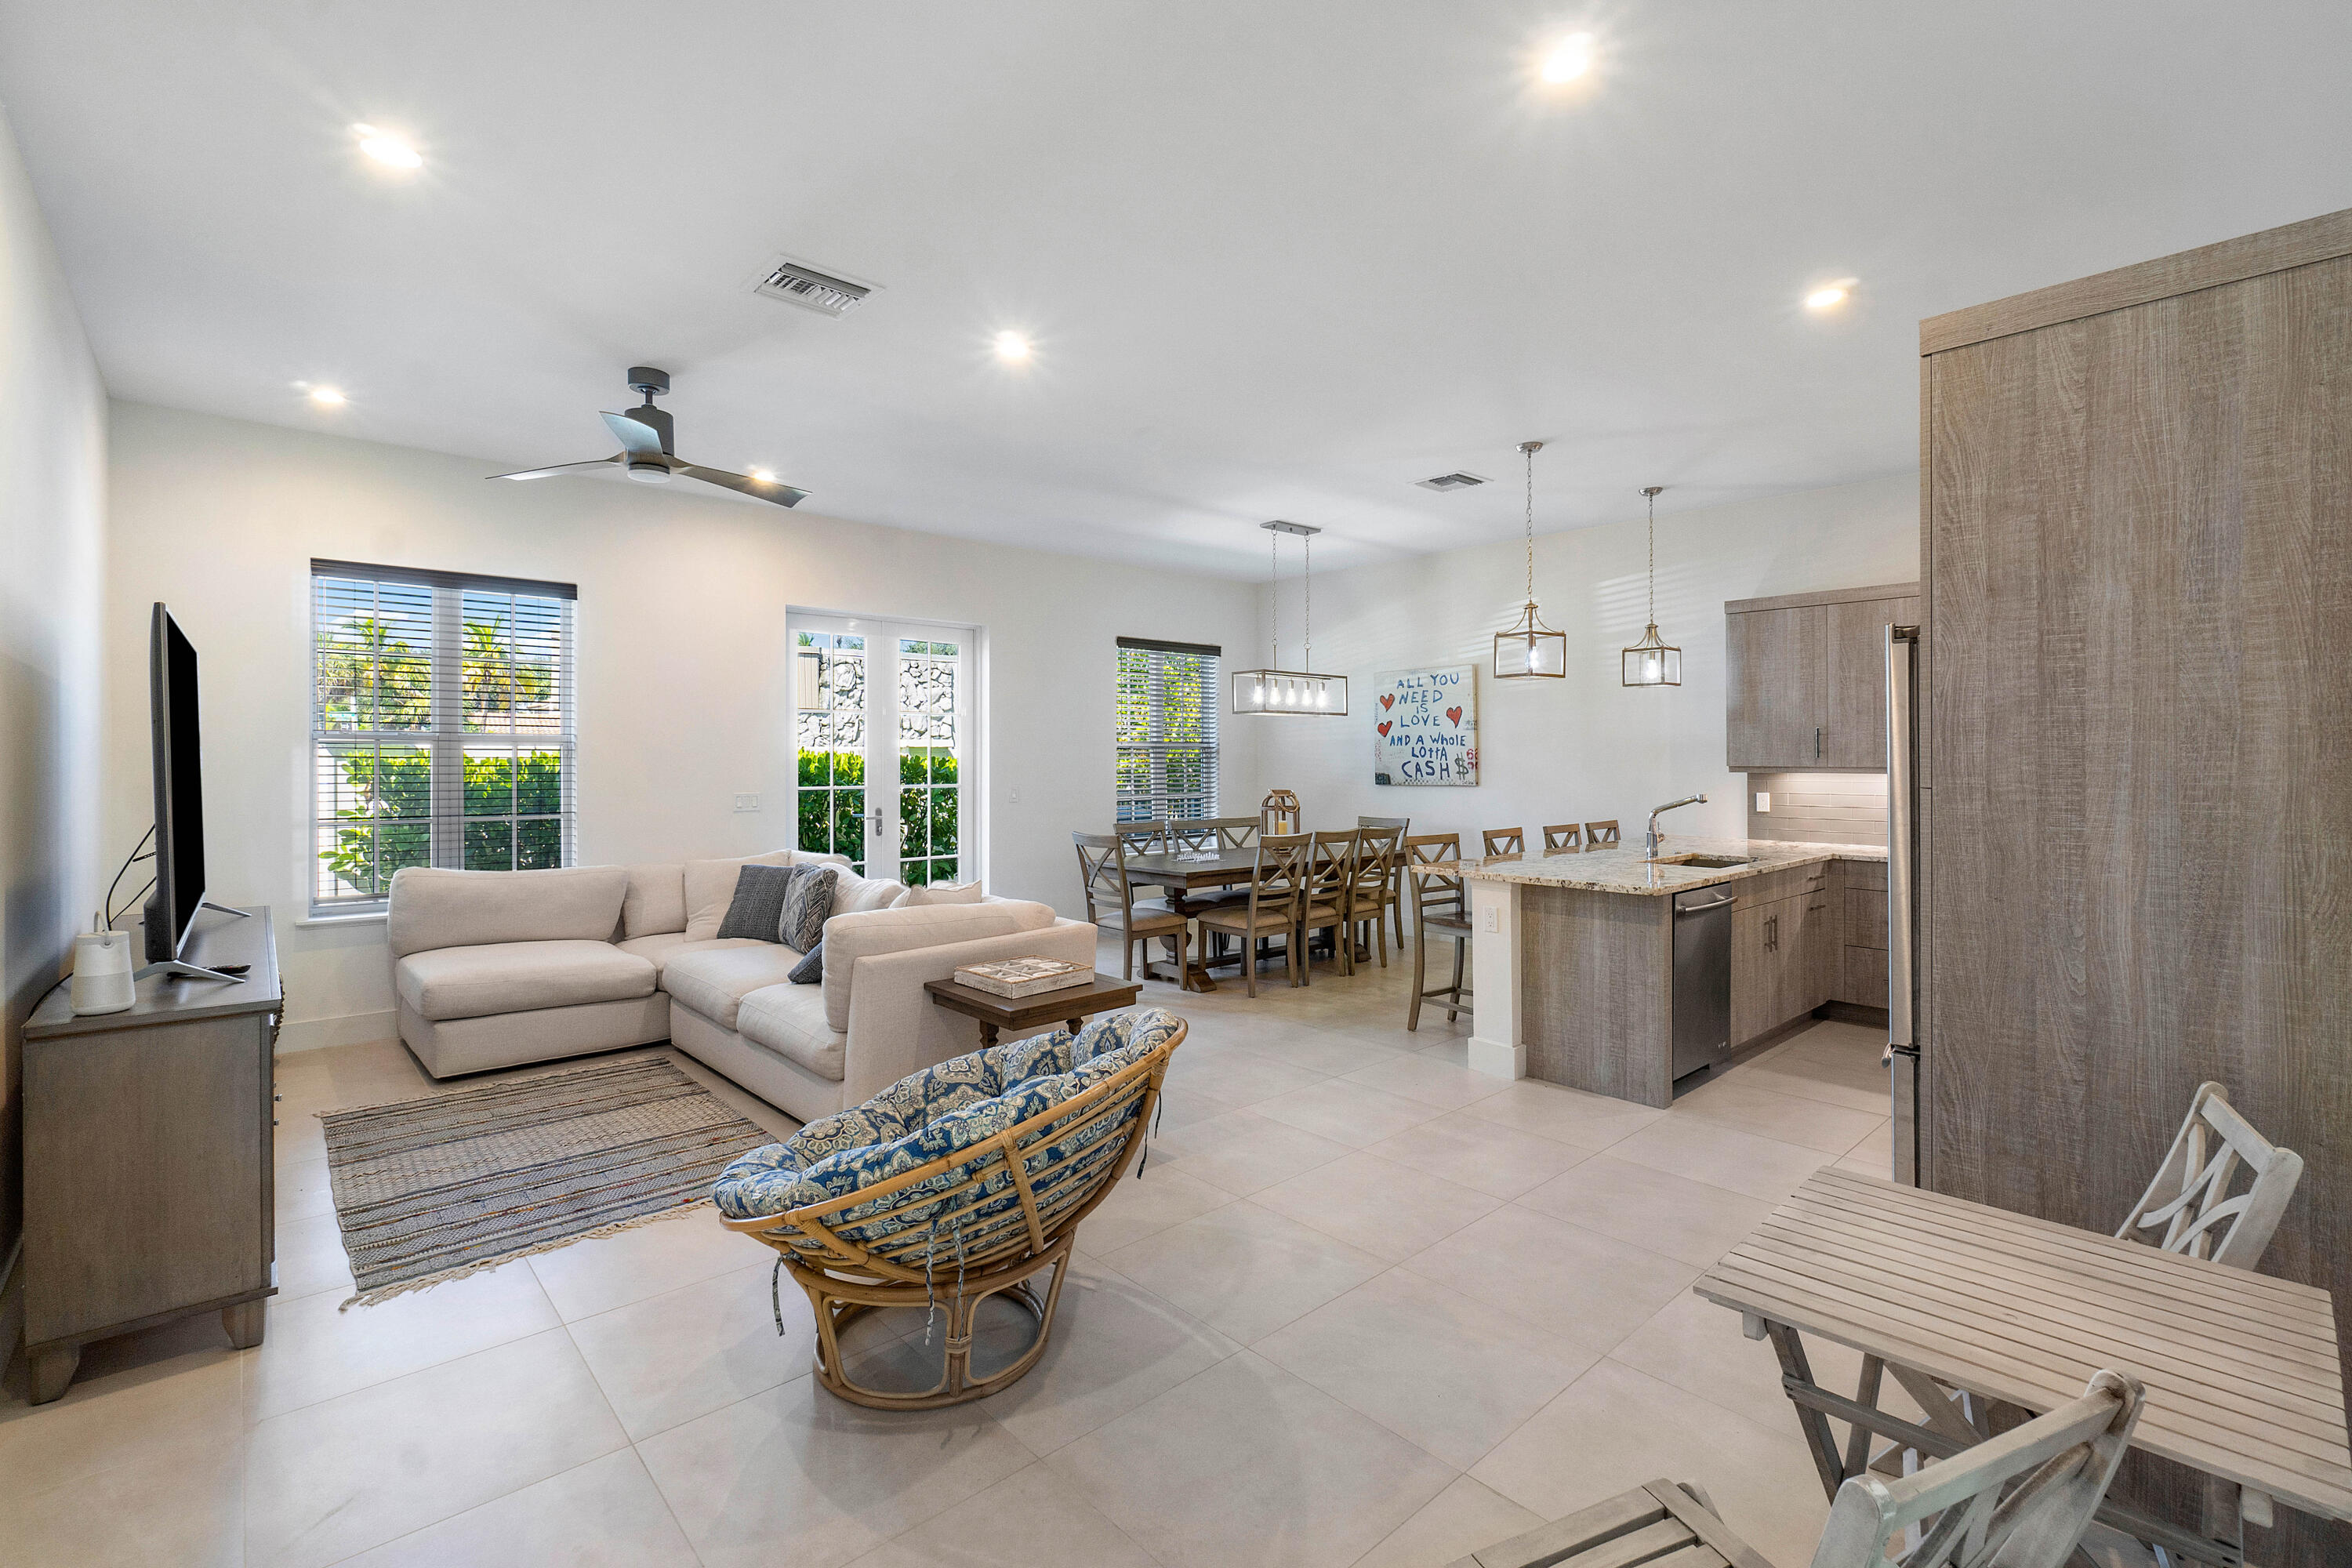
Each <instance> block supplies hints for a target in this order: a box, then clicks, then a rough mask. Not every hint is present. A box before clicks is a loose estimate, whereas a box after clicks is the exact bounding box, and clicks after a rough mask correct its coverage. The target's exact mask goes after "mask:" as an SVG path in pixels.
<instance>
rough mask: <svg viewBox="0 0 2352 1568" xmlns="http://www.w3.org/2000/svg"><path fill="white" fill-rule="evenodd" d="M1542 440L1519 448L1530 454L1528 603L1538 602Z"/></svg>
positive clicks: (1524, 444) (1527, 443)
mask: <svg viewBox="0 0 2352 1568" xmlns="http://www.w3.org/2000/svg"><path fill="white" fill-rule="evenodd" d="M1542 445H1543V443H1542V442H1540V441H1528V442H1524V443H1522V444H1521V446H1520V447H1519V450H1520V451H1522V452H1525V453H1526V454H1527V455H1528V604H1530V605H1532V604H1534V603H1535V602H1536V448H1537V447H1540V446H1542Z"/></svg>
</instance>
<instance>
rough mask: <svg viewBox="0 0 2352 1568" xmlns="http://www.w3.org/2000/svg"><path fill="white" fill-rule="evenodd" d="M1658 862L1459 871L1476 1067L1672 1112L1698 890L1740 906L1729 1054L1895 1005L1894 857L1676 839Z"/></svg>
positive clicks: (1619, 859)
mask: <svg viewBox="0 0 2352 1568" xmlns="http://www.w3.org/2000/svg"><path fill="white" fill-rule="evenodd" d="M1658 855H1659V858H1658V859H1656V860H1653V859H1651V858H1649V856H1648V855H1647V854H1646V853H1645V851H1643V849H1642V848H1641V847H1638V846H1626V847H1620V848H1610V849H1601V850H1594V851H1591V852H1589V853H1585V854H1565V855H1548V856H1533V855H1530V856H1524V857H1500V858H1487V859H1484V860H1473V859H1465V860H1463V861H1461V862H1460V864H1459V868H1458V869H1459V872H1460V875H1461V876H1462V877H1463V878H1464V879H1465V881H1466V883H1467V884H1468V887H1469V891H1470V910H1471V916H1470V918H1471V928H1472V933H1473V934H1472V938H1471V942H1472V948H1471V963H1472V964H1473V966H1474V970H1473V990H1474V1001H1473V1005H1472V1019H1473V1031H1474V1032H1473V1034H1472V1037H1471V1039H1470V1045H1469V1061H1470V1065H1471V1066H1472V1067H1474V1068H1477V1069H1478V1070H1479V1071H1481V1072H1487V1073H1493V1074H1496V1075H1497V1076H1499V1077H1505V1078H1538V1079H1544V1080H1546V1081H1548V1082H1551V1083H1558V1084H1565V1085H1567V1086H1568V1087H1569V1088H1571V1089H1589V1090H1591V1091H1592V1092H1594V1093H1596V1094H1606V1095H1612V1096H1615V1097H1616V1098H1618V1099H1620V1100H1634V1101H1637V1102H1638V1103H1640V1104H1643V1105H1657V1106H1664V1105H1667V1104H1669V1103H1671V1102H1672V1100H1673V1098H1674V1078H1675V1074H1674V1070H1673V1060H1674V1022H1675V1020H1674V993H1675V894H1677V893H1685V892H1690V891H1693V890H1695V889H1702V888H1718V887H1719V888H1721V889H1723V891H1724V893H1725V894H1726V895H1727V896H1728V897H1730V898H1731V899H1732V900H1733V904H1732V909H1731V920H1732V922H1733V923H1732V934H1731V942H1730V954H1729V971H1730V973H1729V987H1730V997H1729V1003H1730V1025H1729V1029H1728V1045H1729V1047H1730V1048H1732V1049H1735V1050H1736V1049H1738V1048H1739V1047H1743V1046H1747V1045H1749V1044H1752V1043H1754V1042H1755V1041H1757V1040H1759V1039H1762V1038H1764V1037H1768V1036H1769V1035H1772V1034H1773V1033H1775V1032H1776V1031H1778V1030H1780V1029H1782V1028H1784V1027H1785V1026H1788V1025H1789V1024H1790V1023H1791V1022H1793V1021H1796V1020H1800V1019H1802V1018H1804V1017H1807V1016H1810V1015H1811V1013H1812V1012H1813V1011H1814V1009H1816V1008H1818V1007H1821V1006H1823V1005H1827V1004H1828V1003H1831V1002H1833V1001H1848V1002H1853V1003H1856V1004H1858V1005H1865V1006H1871V1005H1874V1006H1877V1007H1881V1008H1883V1007H1884V1006H1885V984H1886V972H1885V935H1884V932H1885V900H1886V894H1885V888H1886V849H1885V846H1883V845H1870V844H1797V843H1788V842H1780V841H1774V840H1767V839H1748V838H1712V837H1697V836H1686V835H1679V834H1677V835H1671V836H1669V837H1668V838H1667V839H1666V841H1665V843H1664V845H1663V846H1662V847H1660V849H1659V852H1658ZM1694 857H1695V858H1698V859H1700V860H1706V861H1717V862H1722V861H1731V862H1734V864H1729V865H1725V864H1713V865H1709V864H1691V863H1688V858H1694Z"/></svg>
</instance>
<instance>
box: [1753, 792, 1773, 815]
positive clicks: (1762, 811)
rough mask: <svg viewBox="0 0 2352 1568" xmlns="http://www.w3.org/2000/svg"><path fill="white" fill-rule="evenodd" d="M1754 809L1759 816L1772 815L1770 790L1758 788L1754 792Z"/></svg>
mask: <svg viewBox="0 0 2352 1568" xmlns="http://www.w3.org/2000/svg"><path fill="white" fill-rule="evenodd" d="M1756 810H1757V812H1758V814H1759V815H1760V816H1771V815H1772V792H1771V791H1770V790H1769V789H1759V790H1758V791H1757V792H1756Z"/></svg>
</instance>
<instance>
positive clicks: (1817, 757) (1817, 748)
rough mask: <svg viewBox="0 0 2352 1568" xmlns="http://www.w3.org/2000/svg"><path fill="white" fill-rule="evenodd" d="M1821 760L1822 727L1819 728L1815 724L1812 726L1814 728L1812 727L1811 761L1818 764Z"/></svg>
mask: <svg viewBox="0 0 2352 1568" xmlns="http://www.w3.org/2000/svg"><path fill="white" fill-rule="evenodd" d="M1821 760H1822V727H1821V726H1820V725H1819V724H1816V725H1814V726H1813V761H1815V762H1817V763H1818V762H1820V761H1821Z"/></svg>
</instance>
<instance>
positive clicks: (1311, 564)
mask: <svg viewBox="0 0 2352 1568" xmlns="http://www.w3.org/2000/svg"><path fill="white" fill-rule="evenodd" d="M1306 544H1307V566H1306V570H1305V571H1304V572H1302V573H1301V574H1300V576H1299V589H1300V596H1301V597H1302V598H1303V599H1304V600H1305V601H1306V605H1305V611H1306V623H1307V624H1306V630H1305V632H1304V634H1303V635H1304V637H1305V639H1306V647H1307V652H1306V654H1305V656H1304V657H1305V659H1306V663H1307V668H1309V669H1312V668H1315V536H1314V535H1313V534H1311V533H1310V534H1308V535H1307V539H1306Z"/></svg>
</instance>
